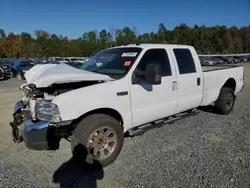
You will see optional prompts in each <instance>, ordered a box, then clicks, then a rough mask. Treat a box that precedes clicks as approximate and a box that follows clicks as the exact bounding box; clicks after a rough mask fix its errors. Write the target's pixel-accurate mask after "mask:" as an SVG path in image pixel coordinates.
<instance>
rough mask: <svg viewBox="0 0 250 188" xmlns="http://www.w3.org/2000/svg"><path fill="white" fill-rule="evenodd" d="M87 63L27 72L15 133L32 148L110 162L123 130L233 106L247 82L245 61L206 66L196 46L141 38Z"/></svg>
mask: <svg viewBox="0 0 250 188" xmlns="http://www.w3.org/2000/svg"><path fill="white" fill-rule="evenodd" d="M82 69H83V70H80V69H76V68H73V67H70V66H68V65H66V64H59V65H50V64H48V65H37V66H35V67H33V68H32V69H31V70H29V71H28V72H27V73H26V74H25V77H26V80H27V83H26V84H24V85H22V86H21V87H20V88H21V90H22V92H23V94H24V97H23V99H22V100H21V101H19V102H17V104H16V105H15V107H14V114H13V116H14V120H13V122H11V126H12V128H13V139H14V141H15V142H21V141H24V142H25V143H26V146H27V147H28V148H30V149H33V150H48V149H53V150H55V149H58V148H59V142H60V139H61V138H66V139H68V140H70V142H71V147H72V152H73V155H74V156H76V157H78V156H81V154H82V153H83V152H85V153H86V155H87V157H86V158H85V159H84V158H78V159H81V160H85V162H86V163H90V164H91V163H93V161H97V162H98V163H99V164H100V165H101V166H103V167H105V166H107V165H109V164H111V163H112V162H113V161H114V160H115V159H116V157H117V156H118V155H119V153H120V151H121V149H122V145H123V141H124V137H125V136H127V135H128V136H135V135H141V134H143V133H144V132H145V131H147V130H149V129H151V128H155V127H159V126H161V125H165V124H168V123H172V122H174V121H176V120H179V119H182V118H184V117H187V116H189V115H194V114H196V113H197V110H196V108H197V107H199V106H208V105H214V107H215V109H216V111H217V112H218V113H220V114H229V113H230V112H231V111H232V109H233V106H234V102H235V99H236V94H237V93H238V92H240V91H241V90H242V89H243V80H244V75H243V74H244V72H243V67H242V66H216V67H201V64H200V61H199V58H198V55H197V53H196V51H195V49H194V48H193V47H192V46H186V45H161V44H140V45H126V46H118V47H113V48H109V49H105V50H103V51H101V52H99V53H97V54H96V55H94V56H93V57H92V58H91V59H90V60H89V61H88V62H87V63H86V64H85V65H83V67H82Z"/></svg>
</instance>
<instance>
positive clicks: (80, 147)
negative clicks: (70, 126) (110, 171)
mask: <svg viewBox="0 0 250 188" xmlns="http://www.w3.org/2000/svg"><path fill="white" fill-rule="evenodd" d="M98 130H99V131H98ZM102 131H103V132H102ZM101 132H102V133H101ZM105 136H106V138H100V137H105ZM93 138H94V139H93ZM105 140H106V141H105ZM110 140H111V141H110ZM112 140H115V141H114V142H112ZM123 141H124V133H123V129H122V127H121V125H120V123H119V122H118V121H117V120H116V119H114V118H113V117H110V116H108V115H104V114H93V115H90V116H87V117H86V118H84V119H83V120H82V121H81V122H79V123H78V125H77V126H76V128H75V129H74V131H73V134H72V137H71V150H72V153H73V156H74V158H75V159H76V160H77V161H78V162H81V163H83V164H86V165H88V166H90V167H91V168H93V167H94V168H104V167H106V166H108V165H110V164H111V163H113V161H114V160H115V159H116V158H117V157H118V155H119V154H120V152H121V149H122V146H123ZM112 143H113V144H112ZM94 145H95V147H93V146H94ZM108 146H109V147H108ZM87 148H88V149H87ZM93 148H94V149H93ZM104 148H105V149H104ZM106 148H108V149H106ZM110 150H111V152H110ZM94 151H97V152H94ZM107 153H108V154H107ZM101 154H103V155H102V157H101ZM105 155H106V156H105ZM103 156H104V157H103Z"/></svg>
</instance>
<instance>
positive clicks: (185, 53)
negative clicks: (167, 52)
mask: <svg viewBox="0 0 250 188" xmlns="http://www.w3.org/2000/svg"><path fill="white" fill-rule="evenodd" d="M173 51H174V55H175V57H176V60H177V64H178V68H179V73H180V74H189V73H195V72H196V68H195V63H194V59H193V56H192V54H191V52H190V50H189V49H185V48H175V49H173Z"/></svg>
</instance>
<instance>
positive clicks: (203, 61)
mask: <svg viewBox="0 0 250 188" xmlns="http://www.w3.org/2000/svg"><path fill="white" fill-rule="evenodd" d="M200 59H201V64H202V65H204V66H214V65H216V64H218V63H217V62H216V60H214V59H213V58H211V57H201V58H200Z"/></svg>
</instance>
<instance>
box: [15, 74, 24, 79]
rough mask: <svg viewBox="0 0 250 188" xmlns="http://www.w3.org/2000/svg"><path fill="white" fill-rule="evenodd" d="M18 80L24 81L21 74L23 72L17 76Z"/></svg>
mask: <svg viewBox="0 0 250 188" xmlns="http://www.w3.org/2000/svg"><path fill="white" fill-rule="evenodd" d="M16 79H17V80H23V76H22V73H21V72H17V74H16Z"/></svg>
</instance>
